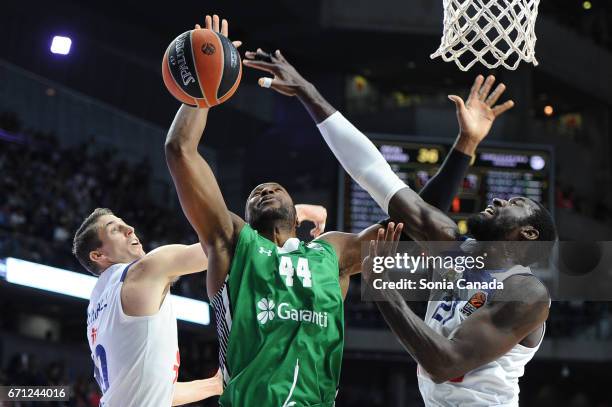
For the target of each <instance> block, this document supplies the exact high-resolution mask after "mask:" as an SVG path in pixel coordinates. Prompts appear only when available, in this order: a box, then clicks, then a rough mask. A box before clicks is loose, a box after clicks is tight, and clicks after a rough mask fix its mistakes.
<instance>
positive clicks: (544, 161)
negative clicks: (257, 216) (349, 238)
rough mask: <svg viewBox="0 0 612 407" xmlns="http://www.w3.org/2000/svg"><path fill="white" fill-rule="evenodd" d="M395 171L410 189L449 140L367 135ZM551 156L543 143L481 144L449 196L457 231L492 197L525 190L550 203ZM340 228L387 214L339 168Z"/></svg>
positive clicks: (421, 181)
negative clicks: (514, 144)
mask: <svg viewBox="0 0 612 407" xmlns="http://www.w3.org/2000/svg"><path fill="white" fill-rule="evenodd" d="M372 141H373V142H374V144H375V145H376V146H377V147H378V149H379V150H380V152H381V153H382V155H383V156H384V157H385V159H386V160H387V162H388V163H389V164H390V165H391V168H392V169H393V171H395V173H396V174H397V175H398V176H399V177H400V178H401V179H402V180H403V181H404V182H406V184H408V185H409V186H410V187H411V188H412V189H414V190H415V191H419V190H420V189H421V188H422V187H423V186H424V185H425V184H426V183H427V181H428V180H429V179H430V178H431V177H432V176H434V175H435V173H436V171H437V170H438V168H439V167H440V165H441V164H442V162H443V161H444V158H445V157H446V154H447V153H448V152H449V151H450V150H451V148H452V145H451V144H450V143H446V142H441V143H432V142H431V141H429V142H425V143H421V142H415V141H410V142H404V141H397V140H395V141H393V140H389V139H387V140H384V139H379V140H377V139H374V140H372ZM553 177H554V162H553V155H552V150H551V149H550V148H548V147H542V146H538V147H532V146H525V147H524V148H523V147H514V146H509V145H505V146H501V145H500V146H497V147H496V146H493V145H490V146H482V147H479V148H478V150H477V152H476V156H475V157H474V158H473V160H472V163H471V165H470V168H469V170H468V172H467V174H466V176H465V178H464V179H463V184H462V185H461V187H460V188H459V192H458V195H457V196H456V197H455V198H454V199H453V202H452V205H451V208H450V216H451V217H452V218H453V219H454V220H455V221H457V224H458V225H459V230H460V232H461V233H465V232H466V231H467V223H466V219H467V218H468V217H469V216H470V215H472V214H474V213H476V212H480V211H482V210H483V209H484V208H485V207H486V206H487V205H488V204H489V203H490V202H491V200H492V199H493V198H495V197H499V198H503V199H508V198H511V197H513V196H525V197H528V198H531V199H533V200H534V201H538V202H540V203H542V204H543V205H544V206H545V207H546V208H548V209H549V210H551V212H552V207H551V206H552V205H553V202H554V201H553V186H554V185H553V182H554V179H553ZM338 203H339V205H338V206H339V208H338V209H339V210H338V226H339V229H340V230H345V231H347V232H352V233H357V232H359V231H361V230H363V229H365V228H366V227H368V226H370V225H372V224H374V223H376V222H378V221H380V220H381V219H384V218H386V217H387V216H386V215H385V213H384V212H383V211H382V210H381V209H380V208H379V207H378V205H377V204H376V202H374V200H372V198H370V195H369V194H368V193H367V192H366V191H364V190H363V189H362V188H361V187H360V186H359V185H357V183H355V182H354V181H353V180H352V179H351V178H350V177H349V176H348V174H346V173H345V172H344V171H343V170H342V168H340V181H339V196H338Z"/></svg>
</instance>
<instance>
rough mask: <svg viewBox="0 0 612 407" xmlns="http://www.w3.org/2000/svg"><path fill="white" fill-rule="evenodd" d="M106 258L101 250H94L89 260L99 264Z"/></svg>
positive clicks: (90, 253)
mask: <svg viewBox="0 0 612 407" xmlns="http://www.w3.org/2000/svg"><path fill="white" fill-rule="evenodd" d="M103 258H104V254H103V253H102V252H101V251H99V250H92V251H90V252H89V260H91V261H93V262H95V263H99V262H100V261H101V260H102V259H103Z"/></svg>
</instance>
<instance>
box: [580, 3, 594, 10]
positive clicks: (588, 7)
mask: <svg viewBox="0 0 612 407" xmlns="http://www.w3.org/2000/svg"><path fill="white" fill-rule="evenodd" d="M592 7H593V4H591V2H590V1H584V2H582V8H583V9H585V10H590V9H591V8H592Z"/></svg>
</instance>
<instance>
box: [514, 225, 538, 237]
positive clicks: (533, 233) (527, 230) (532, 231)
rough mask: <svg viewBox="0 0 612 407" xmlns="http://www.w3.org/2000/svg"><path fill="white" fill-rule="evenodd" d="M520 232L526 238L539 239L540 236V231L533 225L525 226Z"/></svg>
mask: <svg viewBox="0 0 612 407" xmlns="http://www.w3.org/2000/svg"><path fill="white" fill-rule="evenodd" d="M519 233H520V235H521V237H522V238H523V239H525V240H538V238H539V237H540V232H538V230H537V229H536V228H534V227H533V226H523V227H522V228H521V231H520V232H519Z"/></svg>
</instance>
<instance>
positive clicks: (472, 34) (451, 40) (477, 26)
mask: <svg viewBox="0 0 612 407" xmlns="http://www.w3.org/2000/svg"><path fill="white" fill-rule="evenodd" d="M539 4H540V0H444V33H443V35H442V42H441V44H440V48H438V50H437V51H436V52H435V53H433V54H432V55H431V58H432V59H433V58H436V57H442V59H443V60H444V61H446V62H450V61H454V62H455V63H456V64H457V66H458V67H459V69H461V70H462V71H467V70H469V69H470V68H471V67H472V66H474V64H476V63H477V62H480V63H482V64H483V65H485V66H487V67H489V68H496V67H498V66H500V65H501V66H504V67H505V68H507V69H512V70H514V69H516V68H517V67H518V65H519V63H520V62H521V61H525V62H528V63H533V65H535V66H537V65H538V61H537V60H536V58H535V44H536V39H537V38H536V35H535V22H536V18H537V17H538V6H539Z"/></svg>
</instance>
